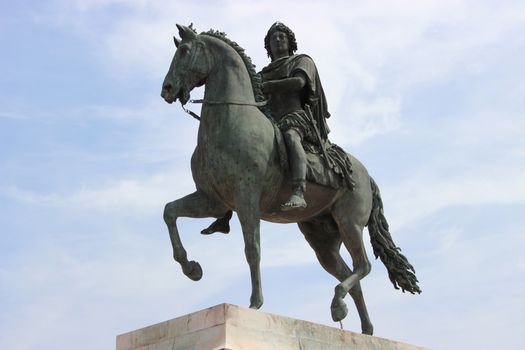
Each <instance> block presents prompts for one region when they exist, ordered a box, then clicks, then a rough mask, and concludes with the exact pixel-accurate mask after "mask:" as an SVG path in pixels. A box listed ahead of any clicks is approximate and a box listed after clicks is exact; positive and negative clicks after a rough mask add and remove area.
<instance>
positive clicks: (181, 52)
mask: <svg viewBox="0 0 525 350" xmlns="http://www.w3.org/2000/svg"><path fill="white" fill-rule="evenodd" d="M177 28H178V29H179V35H180V37H181V40H180V41H179V40H178V39H177V38H176V37H173V40H174V42H175V46H176V48H177V49H176V51H175V55H174V56H173V59H172V61H171V65H170V69H169V70H168V73H167V74H166V77H165V78H164V82H163V84H162V91H161V94H160V95H161V96H162V98H164V100H165V101H166V102H168V103H173V102H175V101H176V100H177V99H179V100H180V101H181V103H182V104H183V105H184V104H186V103H187V102H188V101H189V99H190V91H191V90H193V88H195V87H196V86H201V85H203V84H204V83H205V81H206V77H207V76H208V73H209V71H210V64H209V61H208V54H207V52H206V44H205V43H204V41H202V40H201V39H200V38H199V36H198V35H197V33H196V32H195V31H194V29H193V28H192V27H191V25H190V26H189V27H185V26H182V25H179V24H177Z"/></svg>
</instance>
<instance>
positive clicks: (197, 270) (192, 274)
mask: <svg viewBox="0 0 525 350" xmlns="http://www.w3.org/2000/svg"><path fill="white" fill-rule="evenodd" d="M184 274H185V275H186V276H188V277H189V278H190V279H191V280H193V281H198V280H200V279H201V278H202V268H201V265H200V264H199V263H198V262H196V261H190V262H189V271H188V272H184Z"/></svg>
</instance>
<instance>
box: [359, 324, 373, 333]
mask: <svg viewBox="0 0 525 350" xmlns="http://www.w3.org/2000/svg"><path fill="white" fill-rule="evenodd" d="M361 333H362V334H367V335H372V334H374V326H372V324H369V325H367V326H361Z"/></svg>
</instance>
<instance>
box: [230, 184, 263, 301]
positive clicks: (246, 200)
mask: <svg viewBox="0 0 525 350" xmlns="http://www.w3.org/2000/svg"><path fill="white" fill-rule="evenodd" d="M254 193H256V191H254V190H253V189H246V190H244V191H240V193H239V194H238V195H237V196H236V208H237V210H236V211H237V216H238V217H239V221H240V223H241V227H242V234H243V237H244V253H245V255H246V260H247V261H248V265H249V266H250V277H251V281H252V294H251V297H250V308H252V309H259V308H260V307H261V306H262V304H263V302H264V299H263V293H262V286H261V247H260V243H261V237H260V231H259V229H260V221H261V220H260V212H259V210H260V209H259V200H260V196H259V195H254Z"/></svg>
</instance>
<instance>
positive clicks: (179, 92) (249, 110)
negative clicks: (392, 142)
mask: <svg viewBox="0 0 525 350" xmlns="http://www.w3.org/2000/svg"><path fill="white" fill-rule="evenodd" d="M177 27H178V29H179V35H180V37H181V40H180V41H179V40H178V39H177V38H175V37H174V41H175V45H176V47H177V49H176V52H175V55H174V57H173V60H172V62H171V65H170V68H169V71H168V73H167V75H166V78H165V79H164V82H163V85H162V92H161V96H162V97H163V98H164V100H165V101H166V102H168V103H173V102H175V101H176V100H177V99H179V100H180V102H181V104H182V105H185V104H186V103H187V102H188V101H189V100H190V91H191V90H192V89H193V88H194V87H196V86H201V85H205V92H204V99H203V101H202V103H203V105H202V110H201V117H200V125H199V130H198V136H197V146H196V148H195V151H194V152H193V155H192V157H191V170H192V174H193V179H194V181H195V185H196V191H195V192H194V193H192V194H189V195H187V196H185V197H183V198H180V199H177V200H175V201H173V202H170V203H168V204H166V207H165V209H164V221H165V222H166V224H167V226H168V230H169V235H170V240H171V244H172V247H173V256H174V259H175V260H176V261H177V262H179V264H180V265H181V267H182V271H183V272H184V274H185V275H186V276H188V277H189V278H190V279H192V280H194V281H198V280H199V279H200V278H201V277H202V269H201V266H200V264H199V263H198V262H196V261H189V260H188V258H187V253H186V250H185V249H184V247H183V244H182V242H181V239H180V236H179V231H178V229H177V218H179V217H191V218H208V217H214V218H220V217H223V216H224V215H225V213H227V212H228V211H230V210H234V211H236V212H237V215H238V218H239V221H240V224H241V226H242V232H243V238H244V244H245V254H246V259H247V261H248V265H249V267H250V275H251V284H252V291H251V297H250V308H254V309H259V308H260V307H261V306H262V304H263V293H262V285H261V271H260V232H259V226H260V220H266V221H270V222H274V223H293V222H295V223H297V224H298V226H299V229H300V230H301V232H302V233H303V235H304V237H305V238H306V240H307V241H308V243H309V244H310V246H311V247H312V248H313V250H314V251H315V254H316V256H317V259H318V260H319V262H320V264H321V266H322V267H323V268H324V269H325V270H326V271H327V272H328V273H330V274H331V275H333V276H334V277H335V278H336V279H337V280H338V281H339V282H340V283H339V284H338V285H337V286H336V287H335V291H334V297H333V300H332V303H331V316H332V319H333V320H334V321H335V322H339V321H341V320H342V319H344V318H345V317H346V315H347V313H348V309H347V306H346V304H345V302H344V301H343V298H344V297H345V296H346V295H347V294H350V296H351V297H352V299H353V301H354V303H355V306H356V308H357V311H358V313H359V317H360V319H361V330H362V333H364V334H372V332H373V326H372V323H371V321H370V318H369V315H368V312H367V308H366V305H365V301H364V298H363V293H362V290H361V286H360V280H361V279H362V278H363V277H365V276H366V275H367V274H368V273H369V272H370V269H371V264H370V262H369V260H368V258H367V255H366V251H365V247H364V243H363V229H364V227H365V226H368V231H369V233H370V238H371V243H372V246H373V251H374V254H375V255H376V258H377V257H379V258H380V259H381V261H382V262H383V263H384V265H385V266H386V268H387V271H388V275H389V278H390V280H391V282H392V283H393V284H394V287H395V288H396V289H399V288H401V289H402V290H403V292H404V291H408V292H410V293H412V294H414V293H420V292H421V291H420V289H419V286H418V285H417V282H418V280H417V278H416V276H415V270H414V268H413V267H412V265H411V264H410V263H409V262H408V261H407V259H406V258H405V256H403V255H402V254H401V253H400V249H399V248H398V247H396V245H395V244H394V242H393V241H392V238H391V235H390V233H389V231H388V224H387V221H386V219H385V217H384V215H383V204H382V200H381V196H380V193H379V189H378V187H377V185H376V183H375V182H374V180H373V179H372V178H371V177H370V176H369V175H368V172H367V170H366V169H365V167H364V166H363V165H362V164H361V162H359V161H358V160H357V159H356V158H354V157H353V156H351V155H348V157H349V159H350V161H351V163H352V166H353V169H352V170H353V173H352V174H353V180H354V181H355V186H354V188H352V189H350V188H348V187H346V186H341V187H339V188H336V189H334V188H331V187H327V186H322V185H319V184H316V183H311V182H308V185H307V190H306V193H305V199H306V201H307V203H308V207H307V208H305V209H304V210H298V209H293V210H290V211H282V210H281V208H280V204H281V203H282V202H283V201H284V200H285V199H287V198H288V197H289V196H290V193H291V192H290V188H291V186H290V179H289V174H288V173H287V170H286V169H285V167H283V166H282V161H281V160H282V159H281V158H282V152H280V150H279V143H278V142H277V141H276V139H277V138H278V137H279V136H280V135H278V133H279V130H278V129H276V128H275V127H274V125H273V122H272V121H271V120H270V119H269V118H268V117H267V116H266V115H265V114H263V113H262V112H261V110H260V108H259V107H260V106H261V105H262V104H263V102H261V101H262V100H263V99H264V95H263V94H262V91H261V81H260V76H259V75H258V74H257V73H256V72H255V69H254V66H253V64H252V63H251V60H250V59H249V58H248V57H247V56H246V55H245V54H244V50H243V49H242V48H240V47H239V45H237V44H236V43H235V42H232V41H231V40H229V39H228V38H226V36H225V34H224V33H221V32H217V31H213V30H210V31H208V32H204V33H201V34H197V33H196V32H195V31H194V29H193V28H192V27H191V26H190V27H185V26H181V25H177ZM341 244H344V246H345V247H346V249H347V250H348V252H349V253H350V255H351V257H352V260H353V269H350V268H349V267H348V266H347V264H346V263H345V262H344V260H343V259H342V257H341V255H340V252H339V251H340V248H341Z"/></svg>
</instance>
